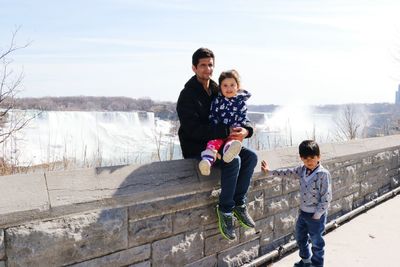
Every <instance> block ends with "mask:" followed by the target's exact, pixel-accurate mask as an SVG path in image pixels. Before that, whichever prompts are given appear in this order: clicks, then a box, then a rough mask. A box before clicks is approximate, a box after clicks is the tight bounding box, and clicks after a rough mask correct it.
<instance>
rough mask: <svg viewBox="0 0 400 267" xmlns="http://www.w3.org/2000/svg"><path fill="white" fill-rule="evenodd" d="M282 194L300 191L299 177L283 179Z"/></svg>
mask: <svg viewBox="0 0 400 267" xmlns="http://www.w3.org/2000/svg"><path fill="white" fill-rule="evenodd" d="M282 185H283V188H282V194H283V195H286V194H288V193H290V192H294V191H298V190H299V188H300V182H299V179H295V178H291V177H285V178H283V180H282Z"/></svg>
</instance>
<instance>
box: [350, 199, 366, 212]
mask: <svg viewBox="0 0 400 267" xmlns="http://www.w3.org/2000/svg"><path fill="white" fill-rule="evenodd" d="M364 203H365V199H364V198H363V197H361V198H359V197H357V198H356V197H354V199H353V210H354V209H356V208H358V207H361V206H362V205H364Z"/></svg>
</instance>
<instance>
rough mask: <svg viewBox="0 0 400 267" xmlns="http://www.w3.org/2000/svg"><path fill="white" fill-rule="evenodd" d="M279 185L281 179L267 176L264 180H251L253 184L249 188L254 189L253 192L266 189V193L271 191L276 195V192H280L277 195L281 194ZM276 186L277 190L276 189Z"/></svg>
mask: <svg viewBox="0 0 400 267" xmlns="http://www.w3.org/2000/svg"><path fill="white" fill-rule="evenodd" d="M281 184H282V177H271V176H268V177H266V178H262V179H259V180H253V184H252V187H251V188H254V190H262V189H266V191H271V192H274V193H275V194H276V193H277V192H276V191H280V192H279V193H282V191H281V190H282V186H281ZM277 186H278V188H279V189H277ZM272 188H274V189H272ZM271 197H272V196H271Z"/></svg>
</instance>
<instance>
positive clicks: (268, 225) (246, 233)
mask: <svg viewBox="0 0 400 267" xmlns="http://www.w3.org/2000/svg"><path fill="white" fill-rule="evenodd" d="M255 223H256V227H255V228H250V229H246V228H244V227H240V243H244V242H247V241H250V240H253V239H255V238H257V237H260V236H262V235H266V234H271V233H272V232H273V227H274V218H273V217H272V216H271V217H268V218H264V219H261V220H257V221H255Z"/></svg>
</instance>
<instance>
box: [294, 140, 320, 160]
mask: <svg viewBox="0 0 400 267" xmlns="http://www.w3.org/2000/svg"><path fill="white" fill-rule="evenodd" d="M299 154H300V157H302V158H307V157H314V156H317V157H319V156H320V152H319V146H318V144H317V142H315V141H314V140H304V141H303V142H301V144H300V145H299Z"/></svg>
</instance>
